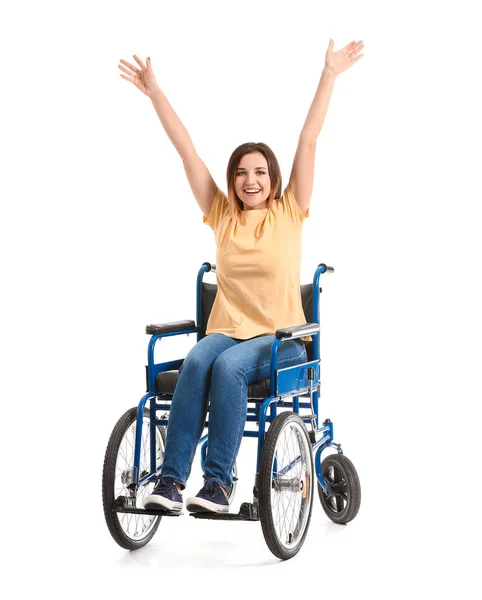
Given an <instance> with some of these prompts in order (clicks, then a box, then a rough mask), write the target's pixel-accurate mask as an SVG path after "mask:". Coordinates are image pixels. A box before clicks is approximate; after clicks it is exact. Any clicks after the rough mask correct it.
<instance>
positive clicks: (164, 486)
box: [153, 477, 176, 492]
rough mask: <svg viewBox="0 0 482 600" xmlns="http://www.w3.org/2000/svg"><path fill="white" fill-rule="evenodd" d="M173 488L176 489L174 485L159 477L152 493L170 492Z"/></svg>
mask: <svg viewBox="0 0 482 600" xmlns="http://www.w3.org/2000/svg"><path fill="white" fill-rule="evenodd" d="M173 486H174V487H176V486H175V485H174V483H171V482H170V481H168V480H167V479H164V477H159V479H158V480H157V483H156V485H155V486H154V490H153V491H160V492H170V491H171V490H172V488H173Z"/></svg>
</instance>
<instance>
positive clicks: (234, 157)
mask: <svg viewBox="0 0 482 600" xmlns="http://www.w3.org/2000/svg"><path fill="white" fill-rule="evenodd" d="M252 152H260V153H261V154H262V155H263V156H264V157H265V158H266V162H267V163H268V174H269V177H270V180H271V190H270V192H269V198H268V204H267V208H268V211H267V215H268V214H269V212H270V209H271V207H272V205H273V203H274V202H278V201H279V200H280V198H281V170H280V168H279V164H278V159H277V158H276V156H275V155H274V152H273V151H272V150H271V148H270V147H269V146H267V145H266V144H263V143H262V142H258V143H256V142H247V143H246V144H241V146H238V147H237V148H236V150H234V152H233V153H232V154H231V157H230V159H229V162H228V167H227V169H226V179H227V183H228V201H229V211H230V213H231V216H232V217H233V219H234V220H235V221H236V222H240V223H243V224H244V223H245V218H246V216H245V214H244V212H245V211H244V210H243V203H242V201H241V200H240V199H239V198H238V195H237V194H236V191H235V189H234V178H235V177H236V170H237V168H238V166H239V163H240V162H241V159H242V158H243V156H244V155H245V154H251V153H252ZM263 221H264V220H263Z"/></svg>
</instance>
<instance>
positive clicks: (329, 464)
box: [318, 454, 361, 524]
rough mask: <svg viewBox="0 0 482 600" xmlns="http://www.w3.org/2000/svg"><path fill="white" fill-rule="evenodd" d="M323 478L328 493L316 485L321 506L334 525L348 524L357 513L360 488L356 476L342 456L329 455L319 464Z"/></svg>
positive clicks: (353, 469)
mask: <svg viewBox="0 0 482 600" xmlns="http://www.w3.org/2000/svg"><path fill="white" fill-rule="evenodd" d="M321 472H322V474H323V478H324V480H325V481H326V483H327V484H328V487H329V490H328V493H327V492H325V490H324V489H323V488H322V486H321V485H320V484H318V495H319V496H320V501H321V506H322V507H323V510H324V511H325V513H326V514H327V515H328V517H329V518H330V519H331V520H332V521H333V522H334V523H342V524H343V523H348V522H349V521H351V520H352V519H354V518H355V517H356V515H357V513H358V509H359V508H360V502H361V488H360V480H359V479H358V474H357V472H356V470H355V467H354V466H353V463H352V462H351V460H349V459H348V458H347V457H346V456H345V455H344V454H331V455H330V456H327V457H326V458H325V459H324V460H323V461H322V463H321Z"/></svg>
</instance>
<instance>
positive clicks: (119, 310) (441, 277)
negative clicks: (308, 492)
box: [0, 0, 482, 598]
mask: <svg viewBox="0 0 482 600" xmlns="http://www.w3.org/2000/svg"><path fill="white" fill-rule="evenodd" d="M475 5H476V3H475V2H468V1H465V2H460V3H457V5H456V4H455V3H450V2H427V1H426V2H422V1H420V0H418V1H417V2H414V1H404V2H381V1H380V2H375V1H372V2H354V1H350V2H348V1H345V2H343V3H338V2H324V1H317V2H310V1H308V0H298V1H297V2H283V1H279V0H278V1H261V2H259V1H258V2H255V1H252V0H246V1H243V2H233V3H231V2H222V1H213V0H206V1H205V2H194V1H189V2H187V1H185V2H182V3H179V4H176V3H174V2H169V3H167V2H145V1H138V2H136V3H132V2H116V3H114V2H95V3H94V2H82V3H80V2H79V3H73V2H67V3H65V2H41V3H33V2H30V3H21V4H17V5H15V6H14V7H13V5H10V7H9V8H8V9H6V10H5V9H2V16H1V19H0V23H1V25H0V27H1V35H0V39H1V42H0V43H1V45H2V58H3V64H2V75H1V86H2V93H1V107H2V110H1V115H0V118H1V120H2V122H1V131H2V134H1V138H2V142H1V148H2V177H1V186H2V191H1V201H2V208H1V225H0V227H1V232H0V233H1V242H0V243H1V245H2V248H1V250H2V282H3V284H4V285H3V293H2V311H1V316H2V330H1V331H2V336H1V337H2V366H3V369H2V371H3V373H2V378H1V385H2V399H3V404H4V413H3V414H4V421H3V427H2V430H3V434H4V435H2V436H1V437H2V445H3V475H4V477H3V484H4V485H3V516H4V522H5V523H6V524H7V527H6V528H5V530H4V538H3V539H4V544H3V546H4V549H7V550H8V551H9V562H10V566H9V567H8V569H9V573H10V574H12V575H13V580H14V582H15V588H14V589H15V590H16V592H15V594H16V595H17V596H18V597H26V596H27V594H28V595H29V597H30V596H31V594H32V593H35V592H39V591H42V590H43V591H45V592H47V591H48V592H49V596H50V597H52V598H60V597H62V598H63V597H72V598H74V597H75V598H77V597H83V596H85V595H92V594H95V593H96V592H95V591H96V590H100V591H102V593H104V594H105V593H106V592H107V593H108V594H109V597H113V596H114V595H116V596H120V595H123V596H124V595H126V596H127V594H128V593H130V594H132V593H136V594H146V595H150V596H152V595H154V596H159V597H161V596H165V595H166V593H170V594H171V593H175V594H176V597H186V598H191V597H192V598H195V597H199V595H202V596H208V597H215V596H216V595H217V594H219V595H221V594H222V595H223V596H224V595H226V594H228V595H232V594H233V593H234V591H235V590H236V589H237V588H241V586H242V587H243V589H244V590H245V591H244V592H243V595H245V594H246V593H249V592H247V590H249V589H250V588H251V589H252V590H253V591H254V590H256V589H260V590H261V591H262V593H264V594H267V593H270V594H277V595H279V594H286V597H290V596H291V597H292V596H293V594H295V593H296V594H297V595H298V594H299V595H301V594H303V595H304V594H306V593H315V594H317V595H319V594H322V593H326V594H335V595H336V596H337V597H338V598H353V597H358V598H359V597H371V598H399V597H400V598H402V597H406V596H407V595H408V594H410V597H413V598H422V597H426V596H427V595H430V596H432V597H438V598H442V597H443V598H445V597H447V598H448V597H454V596H453V595H454V594H455V595H457V596H458V597H462V596H464V597H465V598H475V597H480V596H478V594H480V586H479V582H480V579H479V577H478V576H476V573H475V569H476V566H477V564H479V559H480V541H479V540H480V538H479V535H480V528H479V527H480V518H479V514H480V492H481V486H480V457H481V453H480V448H479V447H478V427H477V425H478V423H477V420H476V411H477V410H478V408H479V404H480V401H481V399H482V394H481V388H482V386H481V377H480V363H481V360H480V359H481V342H480V340H481V334H482V327H481V316H480V305H481V300H482V299H481V284H480V275H479V272H480V258H481V244H480V216H479V205H480V201H481V199H482V194H481V184H480V165H481V152H480V139H481V133H482V131H481V129H482V127H481V118H480V106H481V105H482V98H481V93H480V83H481V81H480V79H481V78H480V42H479V40H480V31H479V29H480V28H479V27H478V21H477V20H476V13H475ZM330 38H332V39H333V40H334V41H335V50H338V49H340V48H341V47H343V46H344V45H346V44H348V43H349V42H350V41H352V40H355V41H358V40H363V41H364V44H365V48H364V50H363V54H364V57H363V58H362V59H361V60H360V61H359V62H357V63H356V64H355V65H354V66H352V67H351V68H350V69H349V70H348V71H346V72H344V73H342V74H341V75H340V76H339V77H338V79H337V81H336V82H335V86H334V91H333V95H332V98H331V102H330V107H329V110H328V114H327V117H326V120H325V123H324V126H323V129H322V131H321V134H320V137H319V139H318V144H317V154H316V169H315V182H314V188H313V196H312V201H311V206H310V217H309V218H308V219H307V220H306V221H305V225H304V237H303V259H302V268H301V280H302V283H308V282H311V280H312V277H313V273H314V271H315V269H316V266H317V265H318V264H319V263H320V262H325V263H327V264H329V265H332V266H333V267H334V268H335V274H333V275H325V276H324V277H323V280H322V286H323V294H322V297H321V301H322V304H321V325H322V342H321V352H322V394H323V400H322V403H321V409H320V413H321V417H322V418H326V417H330V418H331V419H332V420H333V421H334V424H335V437H336V440H337V441H340V442H342V444H343V448H344V451H345V453H346V455H347V456H348V457H349V458H350V459H351V460H352V461H353V463H354V464H355V466H356V468H357V470H358V473H359V476H360V480H361V484H362V505H361V509H360V512H359V514H358V516H357V518H356V519H355V520H354V521H353V522H352V523H350V524H349V525H347V526H346V527H341V526H337V525H335V524H333V523H331V522H330V521H329V520H328V518H327V517H326V516H325V514H324V513H323V511H322V509H321V506H320V504H319V502H318V500H317V499H315V506H314V512H313V518H312V524H311V528H310V531H309V533H308V537H307V540H306V543H305V545H304V547H303V548H302V550H301V552H300V553H299V554H298V555H297V556H296V557H295V558H294V559H292V560H290V561H287V562H282V561H278V560H277V559H276V558H274V556H273V555H271V553H270V552H269V550H268V547H267V546H266V544H265V542H264V539H263V536H262V532H261V526H260V524H259V523H223V522H220V523H215V522H211V521H205V522H203V521H196V520H194V519H192V518H189V517H188V516H187V515H185V516H183V517H181V518H179V519H170V520H169V519H164V520H163V522H162V523H161V527H160V529H159V530H158V533H157V534H156V536H155V538H154V539H153V540H152V542H151V543H150V544H149V545H148V546H147V547H145V548H144V549H142V550H140V551H137V552H134V553H129V552H127V551H125V550H123V549H121V548H120V547H118V546H117V545H116V543H115V542H114V541H113V540H112V538H111V537H110V534H109V532H108V530H107V527H106V524H105V521H104V516H103V512H102V502H101V475H102V463H103V458H104V452H105V447H106V445H107V441H108V438H109V435H110V432H111V431H112V428H113V427H114V425H115V423H116V421H117V419H118V418H119V417H120V416H121V414H123V413H124V411H125V410H127V409H128V408H129V407H132V406H135V405H136V404H137V402H138V401H139V399H140V397H141V396H142V394H143V393H144V387H145V375H144V365H145V361H146V351H147V342H148V339H149V338H148V336H146V335H145V333H144V327H145V325H146V324H148V323H152V322H167V321H171V320H178V319H194V318H195V280H196V276H197V272H198V270H199V268H200V266H201V265H202V263H203V262H205V261H212V262H214V261H215V244H214V237H213V234H212V231H211V230H210V229H209V228H208V227H207V226H206V225H203V223H202V213H201V211H200V209H199V207H198V205H197V203H196V202H195V200H194V197H193V195H192V192H191V190H190V187H189V184H188V181H187V178H186V176H185V173H184V170H183V166H182V162H181V159H180V158H179V156H178V155H177V152H176V150H175V148H174V147H173V146H172V144H171V142H170V141H169V139H168V137H167V136H166V134H165V132H164V130H163V129H162V125H161V124H160V122H159V119H158V117H157V115H156V113H155V111H154V109H153V107H152V104H151V101H150V100H149V98H147V97H146V96H145V95H144V94H142V93H141V92H140V91H139V90H137V89H136V88H135V87H134V86H133V85H132V84H131V83H129V82H127V81H126V80H124V79H122V78H121V77H120V70H119V69H118V66H117V65H118V64H119V59H120V58H123V59H125V60H128V61H130V62H134V61H133V57H132V55H133V54H134V53H135V54H137V55H139V56H140V57H141V58H142V59H143V60H145V59H146V58H147V56H150V57H151V61H152V67H153V69H154V72H155V74H156V78H157V81H158V83H159V85H160V87H161V89H162V90H163V91H164V93H165V94H166V96H167V98H168V100H169V101H170V103H171V105H172V106H173V108H174V110H175V111H176V113H177V115H178V116H179V118H180V119H181V120H182V122H183V123H184V125H185V127H186V128H187V130H188V131H189V133H190V135H191V137H192V140H193V142H194V145H195V147H196V149H197V151H198V153H199V155H200V156H201V157H202V158H203V160H204V162H205V163H206V165H207V166H208V168H209V169H210V171H211V173H212V175H213V177H214V179H215V181H216V183H217V184H218V185H219V187H221V189H223V190H224V191H227V190H226V166H227V161H228V158H229V156H230V155H231V152H232V151H233V150H234V148H236V147H237V146H238V145H240V144H242V143H244V142H247V141H262V142H265V143H267V144H268V145H269V146H270V147H271V148H272V150H273V151H274V152H275V154H276V156H277V157H278V160H279V163H280V166H281V169H282V173H283V187H284V185H286V184H287V182H288V179H289V175H290V170H291V165H292V161H293V157H294V153H295V150H296V143H297V139H298V135H299V133H300V131H301V128H302V126H303V124H304V121H305V118H306V115H307V112H308V110H309V107H310V104H311V101H312V99H313V96H314V93H315V91H316V88H317V85H318V81H319V77H320V75H321V72H322V69H323V65H324V60H325V53H326V49H327V47H328V43H329V40H330ZM213 277H214V275H212V274H210V275H207V276H206V279H205V280H206V281H210V282H213V281H215V280H214V279H213ZM193 343H195V337H194V336H189V338H185V339H184V340H177V339H171V340H167V341H164V342H162V348H161V350H160V352H159V360H168V359H174V358H181V357H183V356H185V355H186V353H187V351H188V350H189V348H190V347H192V344H193ZM254 445H255V442H254V441H253V440H249V439H247V440H245V441H243V445H242V447H241V451H240V455H239V457H238V465H239V469H240V478H241V479H240V485H239V492H238V496H237V501H236V502H235V507H234V510H237V507H238V506H239V504H240V503H241V502H242V501H249V500H250V499H251V496H250V491H251V488H252V484H253V477H254V467H255V463H254ZM201 484H202V479H201V472H200V469H199V461H198V458H197V457H196V461H195V465H194V467H193V472H192V476H191V478H190V480H189V482H188V487H187V490H186V491H185V493H184V494H185V498H186V497H187V496H189V495H192V494H195V493H196V492H197V491H198V489H199V488H200V487H201ZM93 577H95V579H94V580H93V579H92V578H93ZM477 586H479V588H478V589H477ZM12 597H13V596H12Z"/></svg>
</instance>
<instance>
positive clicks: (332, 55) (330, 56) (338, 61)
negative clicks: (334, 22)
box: [325, 40, 364, 75]
mask: <svg viewBox="0 0 482 600" xmlns="http://www.w3.org/2000/svg"><path fill="white" fill-rule="evenodd" d="M334 45H335V42H334V41H333V40H330V43H329V45H328V50H327V51H326V57H325V66H326V67H327V68H328V69H330V70H331V71H332V72H333V73H334V74H335V75H339V74H340V73H343V71H346V70H347V69H348V67H351V66H352V65H353V64H355V63H356V62H357V61H359V60H360V58H362V56H363V54H358V53H359V52H360V51H361V50H362V49H363V48H364V45H363V40H360V41H358V42H350V43H349V44H348V45H347V46H345V47H344V48H342V49H341V50H338V51H337V52H333V46H334Z"/></svg>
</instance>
